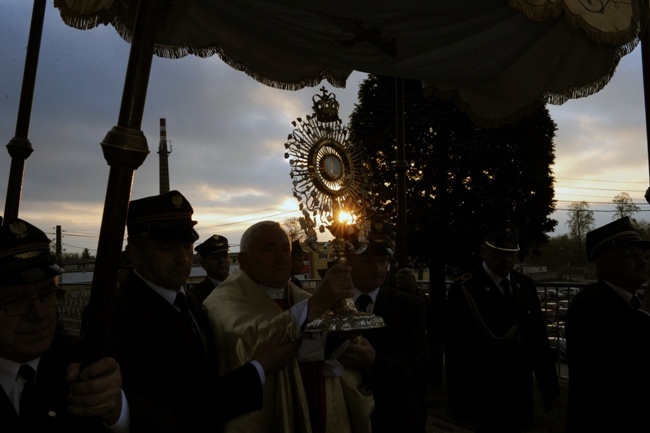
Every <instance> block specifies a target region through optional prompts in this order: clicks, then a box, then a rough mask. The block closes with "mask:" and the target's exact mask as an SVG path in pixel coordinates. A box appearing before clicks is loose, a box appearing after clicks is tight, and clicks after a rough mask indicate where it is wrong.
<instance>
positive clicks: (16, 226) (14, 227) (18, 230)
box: [9, 221, 27, 239]
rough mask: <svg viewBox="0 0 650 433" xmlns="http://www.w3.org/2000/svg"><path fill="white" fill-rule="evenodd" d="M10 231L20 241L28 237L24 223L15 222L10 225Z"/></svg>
mask: <svg viewBox="0 0 650 433" xmlns="http://www.w3.org/2000/svg"><path fill="white" fill-rule="evenodd" d="M9 231H11V233H13V234H14V236H16V237H17V238H19V239H20V238H24V237H27V226H26V225H25V223H24V222H22V221H14V222H12V223H11V224H9Z"/></svg>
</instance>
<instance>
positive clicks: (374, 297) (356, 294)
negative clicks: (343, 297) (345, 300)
mask: <svg viewBox="0 0 650 433" xmlns="http://www.w3.org/2000/svg"><path fill="white" fill-rule="evenodd" d="M379 289H381V287H377V288H376V289H375V290H373V291H372V292H368V293H366V295H368V296H370V299H372V303H373V304H374V303H375V301H376V300H377V294H379ZM362 294H363V292H362V291H361V290H359V289H354V296H353V297H352V300H353V301H354V302H356V301H357V298H358V297H359V296H361V295H362Z"/></svg>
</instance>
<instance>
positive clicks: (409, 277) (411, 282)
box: [395, 268, 419, 295]
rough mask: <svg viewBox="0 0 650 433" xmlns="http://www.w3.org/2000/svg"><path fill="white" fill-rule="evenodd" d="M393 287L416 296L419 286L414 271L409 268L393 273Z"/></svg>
mask: <svg viewBox="0 0 650 433" xmlns="http://www.w3.org/2000/svg"><path fill="white" fill-rule="evenodd" d="M395 287H396V288H398V289H399V290H403V291H405V292H409V293H411V294H413V295H415V294H417V292H418V290H419V286H418V281H417V279H416V278H415V271H413V269H411V268H402V269H400V270H399V271H397V272H396V273H395Z"/></svg>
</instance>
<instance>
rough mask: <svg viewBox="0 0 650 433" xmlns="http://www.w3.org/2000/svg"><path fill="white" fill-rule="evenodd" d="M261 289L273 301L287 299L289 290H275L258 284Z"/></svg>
mask: <svg viewBox="0 0 650 433" xmlns="http://www.w3.org/2000/svg"><path fill="white" fill-rule="evenodd" d="M258 286H259V288H260V289H262V290H264V292H265V293H266V294H267V295H269V296H270V297H271V299H287V288H286V287H283V288H281V289H274V288H273V287H267V286H263V285H261V284H258Z"/></svg>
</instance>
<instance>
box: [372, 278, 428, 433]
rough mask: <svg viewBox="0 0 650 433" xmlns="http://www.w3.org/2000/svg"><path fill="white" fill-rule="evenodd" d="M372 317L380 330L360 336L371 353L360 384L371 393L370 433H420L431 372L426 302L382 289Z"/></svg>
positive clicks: (424, 421)
mask: <svg viewBox="0 0 650 433" xmlns="http://www.w3.org/2000/svg"><path fill="white" fill-rule="evenodd" d="M373 314H375V315H377V316H380V317H382V318H383V319H384V322H385V324H386V326H385V327H384V328H378V329H370V330H367V331H364V332H363V336H364V337H365V338H366V339H368V341H370V344H372V346H373V348H374V349H375V352H376V355H375V364H374V366H373V369H372V372H370V373H366V377H365V379H364V384H366V385H368V386H369V387H370V389H372V391H373V395H374V398H375V411H374V413H373V415H372V418H371V421H372V431H373V433H382V432H386V433H405V432H418V433H424V432H425V425H426V420H427V403H426V392H427V388H426V387H427V384H428V380H427V378H428V375H429V373H430V371H431V367H430V359H429V350H428V346H427V332H426V326H425V316H426V301H425V300H424V299H422V298H418V297H416V296H414V295H411V294H410V293H406V292H401V291H398V290H396V289H394V288H391V287H388V286H382V287H381V288H380V289H379V292H378V294H377V299H376V300H375V305H374V309H373Z"/></svg>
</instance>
